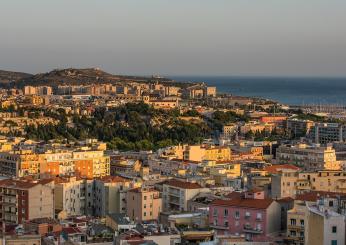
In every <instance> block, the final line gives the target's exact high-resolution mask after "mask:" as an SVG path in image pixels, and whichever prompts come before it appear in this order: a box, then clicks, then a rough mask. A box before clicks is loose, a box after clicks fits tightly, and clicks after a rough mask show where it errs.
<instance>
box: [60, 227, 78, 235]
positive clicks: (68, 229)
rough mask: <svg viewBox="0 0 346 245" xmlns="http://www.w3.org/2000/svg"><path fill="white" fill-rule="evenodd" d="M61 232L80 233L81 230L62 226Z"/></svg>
mask: <svg viewBox="0 0 346 245" xmlns="http://www.w3.org/2000/svg"><path fill="white" fill-rule="evenodd" d="M62 232H64V233H67V234H76V233H82V231H81V230H80V229H79V228H77V227H64V228H62Z"/></svg>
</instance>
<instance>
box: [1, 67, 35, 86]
mask: <svg viewBox="0 0 346 245" xmlns="http://www.w3.org/2000/svg"><path fill="white" fill-rule="evenodd" d="M31 76H32V74H28V73H23V72H14V71H2V70H0V84H7V83H11V82H14V81H19V80H22V79H25V78H28V77H31Z"/></svg>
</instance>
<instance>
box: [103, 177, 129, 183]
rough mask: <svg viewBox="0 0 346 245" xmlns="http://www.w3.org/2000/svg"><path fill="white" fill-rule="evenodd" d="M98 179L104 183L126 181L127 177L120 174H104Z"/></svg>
mask: <svg viewBox="0 0 346 245" xmlns="http://www.w3.org/2000/svg"><path fill="white" fill-rule="evenodd" d="M99 180H101V181H103V182H106V183H117V182H128V181H130V180H129V179H126V178H123V177H120V176H105V177H102V178H100V179H99Z"/></svg>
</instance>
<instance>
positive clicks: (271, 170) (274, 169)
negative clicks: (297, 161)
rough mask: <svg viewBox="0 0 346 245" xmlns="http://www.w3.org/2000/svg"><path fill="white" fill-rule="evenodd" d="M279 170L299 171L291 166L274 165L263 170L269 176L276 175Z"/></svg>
mask: <svg viewBox="0 0 346 245" xmlns="http://www.w3.org/2000/svg"><path fill="white" fill-rule="evenodd" d="M281 169H292V170H300V168H298V167H297V166H294V165H291V164H274V165H272V166H267V167H265V168H264V170H265V171H267V172H268V173H271V174H277V173H278V172H279V171H280V170H281Z"/></svg>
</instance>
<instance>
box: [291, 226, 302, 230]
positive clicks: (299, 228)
mask: <svg viewBox="0 0 346 245" xmlns="http://www.w3.org/2000/svg"><path fill="white" fill-rule="evenodd" d="M287 229H290V230H303V229H304V226H301V225H287Z"/></svg>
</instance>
